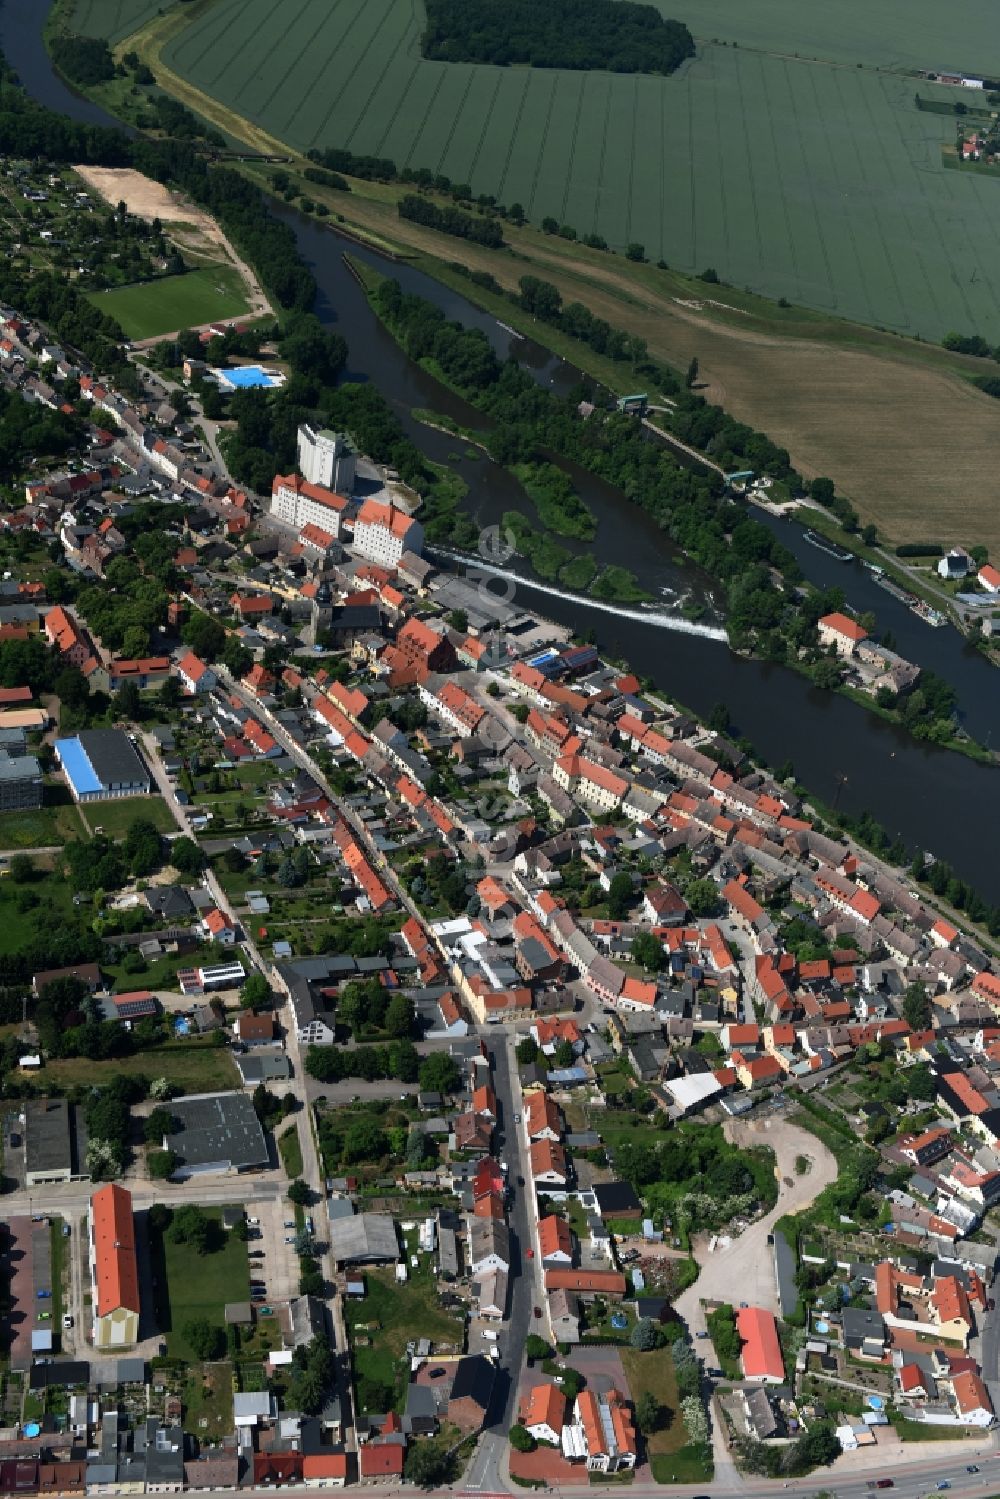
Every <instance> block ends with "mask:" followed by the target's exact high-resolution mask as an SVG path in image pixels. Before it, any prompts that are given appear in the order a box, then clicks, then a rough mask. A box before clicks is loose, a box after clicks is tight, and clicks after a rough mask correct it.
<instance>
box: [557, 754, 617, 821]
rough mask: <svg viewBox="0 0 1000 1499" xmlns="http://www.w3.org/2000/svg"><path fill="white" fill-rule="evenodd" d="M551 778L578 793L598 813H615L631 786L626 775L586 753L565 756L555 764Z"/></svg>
mask: <svg viewBox="0 0 1000 1499" xmlns="http://www.w3.org/2000/svg"><path fill="white" fill-rule="evenodd" d="M552 779H553V780H554V781H555V783H556V785H557V786H561V787H562V789H563V790H564V791H567V792H569V794H570V796H577V797H579V799H580V800H581V801H583V802H585V803H586V804H587V805H588V806H589V807H593V808H595V809H596V810H597V811H599V812H614V811H616V810H617V809H618V808H619V807H620V806H621V803H622V799H623V797H624V796H625V795H626V793H627V791H628V787H629V783H628V781H627V780H626V779H625V777H624V776H620V775H618V774H616V772H615V771H613V770H608V769H607V768H606V767H605V766H603V765H597V764H595V763H594V761H592V760H588V759H586V757H585V756H583V755H575V754H574V755H562V756H561V757H560V758H559V759H558V760H557V761H556V762H555V764H554V765H553V767H552Z"/></svg>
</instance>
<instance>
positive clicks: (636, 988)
mask: <svg viewBox="0 0 1000 1499" xmlns="http://www.w3.org/2000/svg"><path fill="white" fill-rule="evenodd" d="M659 997H660V991H659V989H658V988H657V987H656V984H655V983H653V982H652V981H651V980H648V979H638V978H636V977H635V976H634V975H633V974H631V973H628V974H626V975H625V977H624V979H623V981H622V986H621V989H620V991H619V993H618V997H617V1000H616V1003H617V1005H618V1008H619V1009H620V1010H628V1011H630V1012H631V1013H633V1014H638V1015H651V1014H652V1013H653V1011H654V1010H655V1009H656V1002H657V1000H658V999H659Z"/></svg>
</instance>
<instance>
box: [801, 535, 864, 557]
mask: <svg viewBox="0 0 1000 1499" xmlns="http://www.w3.org/2000/svg"><path fill="white" fill-rule="evenodd" d="M802 535H803V538H804V539H805V540H806V541H808V543H809V545H810V546H811V547H815V548H816V549H817V551H820V552H825V553H826V555H827V556H828V557H835V558H836V559H837V561H838V562H850V561H851V559H852V557H853V556H854V553H853V552H849V551H847V549H846V548H845V547H839V546H837V544H836V543H835V542H833V541H828V540H827V538H826V537H825V536H820V535H819V533H818V532H817V531H803V533H802Z"/></svg>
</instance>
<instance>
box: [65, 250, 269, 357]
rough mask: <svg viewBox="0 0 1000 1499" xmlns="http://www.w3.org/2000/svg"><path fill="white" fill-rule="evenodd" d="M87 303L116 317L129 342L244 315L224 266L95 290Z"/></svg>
mask: <svg viewBox="0 0 1000 1499" xmlns="http://www.w3.org/2000/svg"><path fill="white" fill-rule="evenodd" d="M90 301H91V302H93V304H94V306H95V307H96V308H98V310H99V311H101V312H107V313H110V315H111V316H112V317H113V318H117V319H118V322H119V323H120V324H121V325H122V327H123V328H124V329H125V332H126V333H127V335H128V337H129V338H132V339H143V338H156V337H157V335H159V334H161V333H175V332H177V331H178V330H179V329H181V328H197V327H198V326H199V325H200V324H201V323H214V322H217V321H218V320H220V319H223V318H235V317H241V316H242V315H243V314H244V313H245V312H246V310H247V302H246V296H245V295H244V292H243V283H242V281H241V279H240V274H239V272H238V271H237V270H236V268H235V267H234V266H229V265H209V266H202V267H201V268H200V269H199V270H195V271H185V272H184V273H183V274H182V275H179V276H163V277H161V278H160V279H159V280H157V281H140V282H135V283H134V284H133V285H131V286H116V287H113V288H112V289H111V290H110V291H95V292H92V293H91V294H90Z"/></svg>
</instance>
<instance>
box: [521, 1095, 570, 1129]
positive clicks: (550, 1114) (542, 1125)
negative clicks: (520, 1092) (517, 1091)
mask: <svg viewBox="0 0 1000 1499" xmlns="http://www.w3.org/2000/svg"><path fill="white" fill-rule="evenodd" d="M524 1128H525V1131H526V1133H527V1136H528V1139H529V1140H561V1139H562V1136H563V1128H562V1120H561V1118H560V1117H559V1110H558V1108H557V1107H556V1104H555V1103H554V1102H553V1100H552V1099H551V1098H550V1097H549V1095H548V1094H547V1093H546V1092H545V1089H544V1088H533V1089H532V1090H531V1092H530V1093H528V1094H527V1095H526V1096H525V1101H524Z"/></svg>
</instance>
